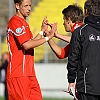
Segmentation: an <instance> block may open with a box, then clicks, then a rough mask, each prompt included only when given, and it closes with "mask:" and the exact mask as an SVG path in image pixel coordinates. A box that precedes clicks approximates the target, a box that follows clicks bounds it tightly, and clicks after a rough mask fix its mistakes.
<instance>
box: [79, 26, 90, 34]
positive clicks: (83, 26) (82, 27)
mask: <svg viewBox="0 0 100 100" xmlns="http://www.w3.org/2000/svg"><path fill="white" fill-rule="evenodd" d="M87 25H88V24H85V25H84V26H83V27H82V28H81V29H80V35H82V34H81V32H82V29H83V28H85V27H86V26H87Z"/></svg>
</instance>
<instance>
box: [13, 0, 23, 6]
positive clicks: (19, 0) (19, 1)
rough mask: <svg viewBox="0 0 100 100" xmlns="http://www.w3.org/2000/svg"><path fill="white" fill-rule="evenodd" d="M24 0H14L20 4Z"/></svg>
mask: <svg viewBox="0 0 100 100" xmlns="http://www.w3.org/2000/svg"><path fill="white" fill-rule="evenodd" d="M22 2H23V0H14V3H15V4H16V3H18V4H19V5H20V4H22Z"/></svg>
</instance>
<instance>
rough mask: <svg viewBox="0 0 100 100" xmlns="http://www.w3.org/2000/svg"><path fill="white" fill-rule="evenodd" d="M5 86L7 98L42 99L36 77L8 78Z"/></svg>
mask: <svg viewBox="0 0 100 100" xmlns="http://www.w3.org/2000/svg"><path fill="white" fill-rule="evenodd" d="M7 87H8V99H9V100H42V94H41V90H40V86H39V84H38V81H37V79H36V77H17V78H15V77H14V78H9V79H7Z"/></svg>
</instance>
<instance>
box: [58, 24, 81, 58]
mask: <svg viewBox="0 0 100 100" xmlns="http://www.w3.org/2000/svg"><path fill="white" fill-rule="evenodd" d="M81 25H82V23H75V24H74V25H73V27H72V33H73V32H74V30H75V29H76V28H78V27H79V26H81ZM69 49H70V44H68V45H67V46H66V47H65V48H61V54H60V55H58V58H60V59H64V58H66V57H68V54H69Z"/></svg>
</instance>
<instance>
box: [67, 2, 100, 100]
mask: <svg viewBox="0 0 100 100" xmlns="http://www.w3.org/2000/svg"><path fill="white" fill-rule="evenodd" d="M84 9H85V15H86V17H85V20H84V23H85V24H84V25H82V26H81V27H79V28H77V29H76V30H75V31H74V33H73V34H72V38H71V42H70V52H69V56H68V64H67V69H68V74H67V75H68V82H69V86H68V91H69V92H70V94H72V93H71V91H70V88H71V87H73V88H74V89H77V91H78V95H79V98H80V100H100V0H86V2H85V5H84Z"/></svg>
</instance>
